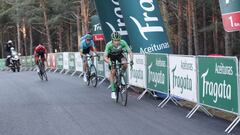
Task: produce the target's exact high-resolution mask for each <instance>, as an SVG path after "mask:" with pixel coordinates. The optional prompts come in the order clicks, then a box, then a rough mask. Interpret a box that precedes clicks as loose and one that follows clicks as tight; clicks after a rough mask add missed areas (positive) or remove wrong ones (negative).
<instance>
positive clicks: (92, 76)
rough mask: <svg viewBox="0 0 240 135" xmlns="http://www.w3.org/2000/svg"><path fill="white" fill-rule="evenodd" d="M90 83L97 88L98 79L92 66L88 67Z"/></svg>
mask: <svg viewBox="0 0 240 135" xmlns="http://www.w3.org/2000/svg"><path fill="white" fill-rule="evenodd" d="M90 81H91V84H92V86H93V87H96V86H97V83H98V77H97V69H96V67H95V66H94V65H91V67H90Z"/></svg>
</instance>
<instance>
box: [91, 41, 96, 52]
mask: <svg viewBox="0 0 240 135" xmlns="http://www.w3.org/2000/svg"><path fill="white" fill-rule="evenodd" d="M91 47H92V51H93V52H94V53H95V54H97V49H96V47H95V43H94V41H93V40H91Z"/></svg>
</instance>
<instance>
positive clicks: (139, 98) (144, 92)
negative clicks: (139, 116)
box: [137, 89, 148, 100]
mask: <svg viewBox="0 0 240 135" xmlns="http://www.w3.org/2000/svg"><path fill="white" fill-rule="evenodd" d="M147 92H148V90H147V89H145V90H144V91H143V93H142V94H141V95H140V96H139V97H138V98H137V99H138V100H141V98H142V97H143V96H144V95H145V94H146V93H147Z"/></svg>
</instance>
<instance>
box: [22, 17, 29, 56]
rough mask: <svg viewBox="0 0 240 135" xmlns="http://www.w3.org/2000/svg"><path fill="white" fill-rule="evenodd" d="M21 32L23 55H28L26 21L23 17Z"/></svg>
mask: <svg viewBox="0 0 240 135" xmlns="http://www.w3.org/2000/svg"><path fill="white" fill-rule="evenodd" d="M22 27H23V28H22V33H23V42H24V43H23V44H24V46H23V48H24V54H25V56H28V52H27V33H26V21H25V18H23V24H22Z"/></svg>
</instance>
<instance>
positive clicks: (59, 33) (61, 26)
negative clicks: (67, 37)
mask: <svg viewBox="0 0 240 135" xmlns="http://www.w3.org/2000/svg"><path fill="white" fill-rule="evenodd" d="M62 32H63V23H62V22H61V23H60V25H59V26H58V45H59V46H58V49H59V51H60V52H62V51H63V43H62Z"/></svg>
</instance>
